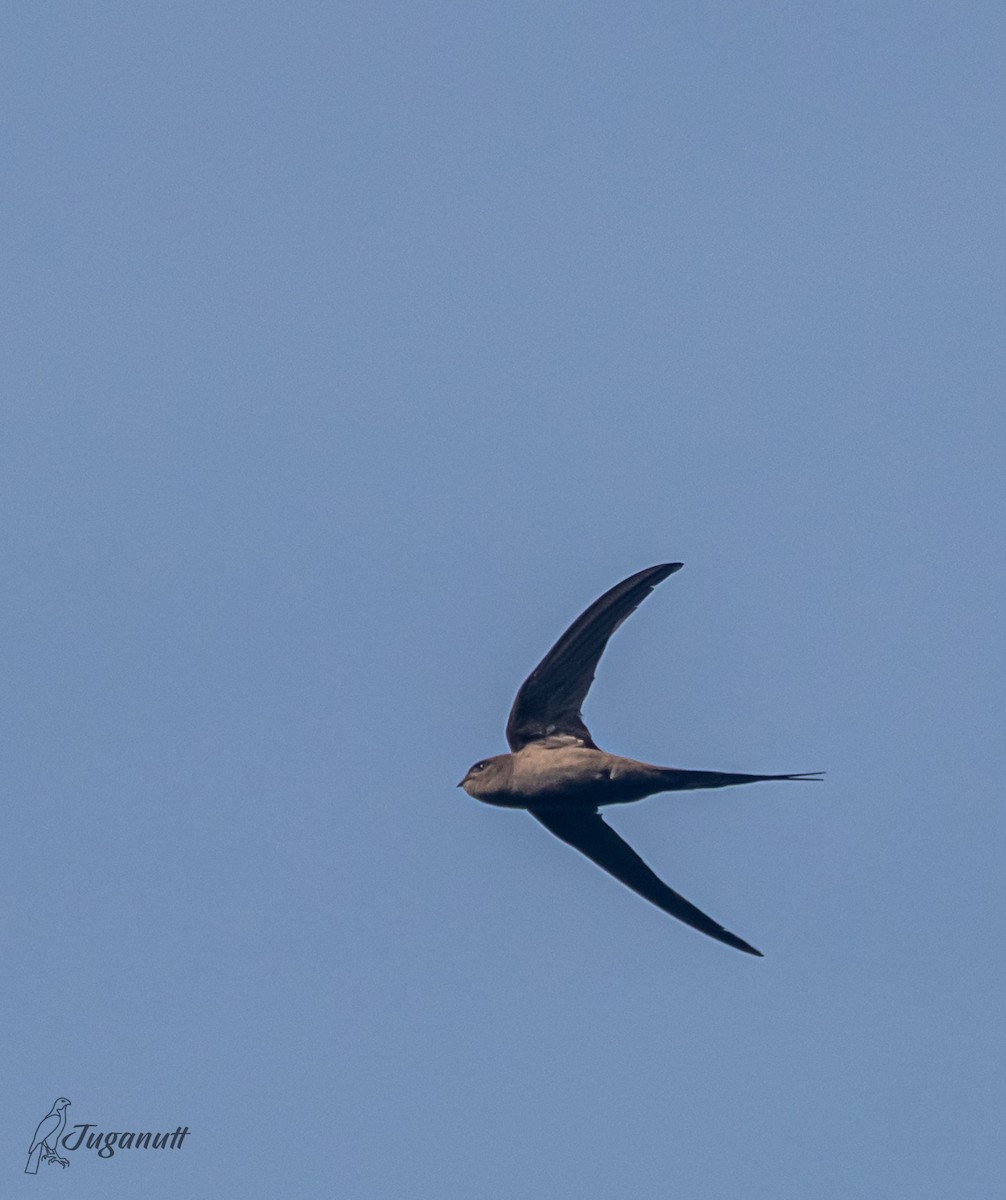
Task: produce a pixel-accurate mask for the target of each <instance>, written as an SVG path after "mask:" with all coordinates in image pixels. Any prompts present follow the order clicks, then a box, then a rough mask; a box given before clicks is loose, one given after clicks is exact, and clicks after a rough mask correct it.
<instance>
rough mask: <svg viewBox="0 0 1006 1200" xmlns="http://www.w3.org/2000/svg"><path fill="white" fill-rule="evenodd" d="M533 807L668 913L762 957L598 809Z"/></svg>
mask: <svg viewBox="0 0 1006 1200" xmlns="http://www.w3.org/2000/svg"><path fill="white" fill-rule="evenodd" d="M530 811H531V815H532V816H533V817H535V818H536V819H537V820H539V821H540V822H541V823H542V825H544V826H545V828H546V829H547V830H548V831H549V833H554V834H555V836H556V837H557V838H561V839H562V841H564V842H568V843H569V845H570V846H572V847H574V849H576V850H579V851H580V853H581V854H585V855H586V856H587V857H588V858H589V859H590V860H591V861H592V862H595V863H596V864H597V865H598V866H599V867H600V868H601V869H602V870H604V871H607V872H608V874H609V875H614V877H615V878H616V879H617V880H619V881H620V882H621V883H624V884H625V886H626V887H630V888H632V890H633V891H634V892H638V893H639V895H640V896H642V897H643V898H644V899H645V900H649V901H650V902H651V903H652V904H655V905H656V906H657V908H662V909H663V910H664V912H665V913H669V914H670V915H671V916H672V917H677V919H678V920H679V921H684V923H685V924H686V925H691V927H692V928H693V929H697V930H698V931H699V932H700V933H705V934H708V935H709V937H711V938H715V939H716V940H717V941H718V942H725V943H726V944H727V945H728V946H733V947H734V948H735V949H737V950H743V951H744V952H745V953H746V954H755V955H757V956H758V957H759V958H762V957H763V955H762V953H761V951H760V950H756V949H755V948H754V946H749V945H748V943H747V942H745V941H743V939H741V938H739V937H737V935H736V934H733V933H731V932H730V931H729V930H728V929H724V928H723V926H722V925H720V924H718V923H717V922H716V921H714V920H713V919H712V917H707V916H706V914H705V913H704V912H702V911H701V910H700V909H697V908H696V907H695V905H694V904H690V903H689V902H688V901H687V900H686V899H685V898H684V896H679V895H678V893H677V892H675V891H674V890H673V889H672V888H669V887H668V886H667V884H666V883H664V882H663V880H661V879H658V878H657V876H656V875H655V874H654V873H653V872H652V871H651V870H650V868H649V867H648V866H647V865H646V863H644V862H643V860H642V859H641V858H640V857H639V855H638V854H637V853H636V852H635V850H633V848H632V847H631V846H630V845H629V843H628V842H626V841H624V840H623V839H622V838H621V837H619V836H618V834H617V833H616V832H615V831H614V829H612V828H611V826H610V825H606V824H605V823H604V820H603V819H602V817H601V814H600V813H599V812H597V811H596V809H595V810H594V811H586V812H585V811H582V810H581V811H579V812H577V811H575V810H571V809H544V808H537V809H535V808H532V809H531V810H530Z"/></svg>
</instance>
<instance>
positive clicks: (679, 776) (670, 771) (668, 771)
mask: <svg viewBox="0 0 1006 1200" xmlns="http://www.w3.org/2000/svg"><path fill="white" fill-rule="evenodd" d="M661 774H662V777H663V779H664V781H665V782H664V790H665V791H668V792H687V791H692V790H693V789H695V788H719V787H733V786H734V784H738V783H765V782H769V781H778V780H788V779H798V780H805V781H807V782H809V783H821V782H822V777H823V776H824V772H823V771H802V772H799V773H797V774H793V775H738V774H733V773H730V772H724V771H680V770H678V768H677V767H664V768H663V770H662V772H661Z"/></svg>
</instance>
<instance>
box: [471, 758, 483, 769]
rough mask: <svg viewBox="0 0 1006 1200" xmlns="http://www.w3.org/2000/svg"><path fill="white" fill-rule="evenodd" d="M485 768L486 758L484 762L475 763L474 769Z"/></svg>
mask: <svg viewBox="0 0 1006 1200" xmlns="http://www.w3.org/2000/svg"><path fill="white" fill-rule="evenodd" d="M485 769H486V763H485V761H484V760H483V761H482V762H477V763H476V764H475V766H474V767H472V770H473V771H484V770H485Z"/></svg>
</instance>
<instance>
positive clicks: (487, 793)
mask: <svg viewBox="0 0 1006 1200" xmlns="http://www.w3.org/2000/svg"><path fill="white" fill-rule="evenodd" d="M512 761H513V755H511V754H496V755H494V756H493V757H492V758H480V759H479V761H478V762H477V763H475V764H474V766H471V767H469V768H468V773H467V774H466V775H465V777H464V779H462V780H461V782H460V783H459V784H458V787H459V788H464V789H465V791H466V792H467V793H468V795H469V796H474V797H475V799H476V800H484V801H486V802H487V803H488V804H500V803H503V797H504V796H505V795H506V794H507V793H508V792H509V790H510V776H511V774H512V771H513V767H512Z"/></svg>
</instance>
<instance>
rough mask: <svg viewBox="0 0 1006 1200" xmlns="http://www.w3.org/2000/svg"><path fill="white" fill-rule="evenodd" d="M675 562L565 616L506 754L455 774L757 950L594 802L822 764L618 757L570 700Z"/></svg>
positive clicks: (521, 695)
mask: <svg viewBox="0 0 1006 1200" xmlns="http://www.w3.org/2000/svg"><path fill="white" fill-rule="evenodd" d="M682 566H684V564H683V563H660V564H659V565H658V566H655V567H648V568H647V569H646V570H645V571H638V572H637V573H636V574H635V575H630V576H629V578H628V579H623V580H622V582H621V583H619V584H616V585H615V586H614V587H613V588H611V590H610V591H607V592H605V593H604V595H603V596H601V597H600V598H599V599H597V600H595V601H594V603H593V604H592V605H591V606H590V607H589V608H588V609H587V610H586V611H585V612H583V613H581V614H580V616H579V617H577V619H576V620H575V621H574V622H573V624H572V625H570V627H569V628H568V629H567V630H566V632H565V633H564V634H563V635H562V637H561V638H559V640H558V641H557V642H556V643H555V645H554V646H553V647H552V649H551V650H549V652H548V653H547V654H546V655H545V657H544V658H543V659H542V660H541V662H540V663H539V664H538V665H537V666H536V667H535V669H534V670H533V671H532V672H531V674H530V675H529V676H528V677H527V679H525V680H524V682H523V683H522V684H521V687H520V690H519V691H518V692H517V696H516V699H515V700H514V702H513V707H512V708H511V709H510V717H509V719H508V721H507V726H506V739H507V743H508V744H509V746H510V750H511V753H510V754H497V755H494V756H493V757H492V758H483V759H481V760H480V761H479V762H477V763H475V765H474V766H473V767H471V768H470V769H469V771H468V773H467V774H466V775H465V777H464V779H462V780H461V782H460V783H459V784H458V787H462V788H464V789H465V791H466V792H467V793H468V795H469V796H473V797H474V798H475V799H476V800H481V801H483V802H484V803H486V804H494V805H498V806H500V807H503V808H523V809H526V810H527V811H528V812H529V813H530V814H531V816H533V817H534V818H535V819H536V820H537V821H540V822H541V824H542V825H544V826H545V828H546V829H547V830H548V831H549V833H554V834H555V836H556V837H557V838H560V839H561V840H562V841H564V842H568V843H569V845H571V846H572V847H573V848H574V849H576V850H579V851H580V853H581V854H585V855H586V856H587V858H589V859H591V860H592V861H593V862H594V863H596V864H597V865H598V866H599V867H601V868H602V870H605V871H607V872H608V873H609V874H611V875H613V876H614V877H615V878H616V879H617V880H619V881H620V882H621V883H624V884H625V886H626V887H629V888H631V889H632V890H633V891H634V892H638V893H639V895H640V896H642V897H643V898H644V899H646V900H649V901H650V902H651V903H652V904H655V905H656V906H657V908H661V909H663V911H664V912H666V913H669V914H670V915H671V916H672V917H677V919H678V920H679V921H684V923H685V924H686V925H690V926H691V927H692V928H693V929H697V930H699V932H700V933H705V934H708V936H709V937H711V938H715V939H716V940H717V941H719V942H725V943H726V945H728V946H733V947H734V948H735V949H737V950H743V951H744V952H745V953H746V954H754V955H757V956H758V957H759V958H761V957H762V953H761V951H760V950H756V949H755V948H754V946H751V945H749V944H748V943H747V942H745V941H744V940H743V938H739V937H738V936H737V935H736V934H734V933H731V932H730V931H729V930H728V929H724V927H723V926H722V925H720V924H719V923H718V922H717V921H714V920H713V919H712V917H708V916H706V914H705V913H704V912H702V911H701V910H700V909H698V908H696V907H695V905H694V904H690V903H689V902H688V901H687V900H686V899H685V898H684V897H683V896H680V895H678V893H677V892H675V891H674V890H673V889H671V888H669V887H668V886H667V884H666V883H664V882H663V881H662V880H661V879H659V878H658V877H657V876H656V875H655V874H654V873H653V871H651V870H650V868H649V867H648V866H647V865H646V863H645V862H643V860H642V859H641V858H640V857H639V855H638V854H637V853H636V852H635V850H633V849H632V847H631V846H630V845H629V844H628V842H626V841H624V840H623V839H622V838H621V837H619V835H618V834H617V833H616V832H615V831H614V830H613V829H612V828H611V826H610V825H607V824H605V821H604V819H603V817H602V816H601V814H600V811H599V810H600V809H601V808H602V807H604V806H605V805H608V804H631V803H632V802H633V801H635V800H642V799H643V798H644V797H645V796H652V795H654V793H656V792H680V791H687V790H690V789H692V788H718V787H730V786H731V785H733V784H735V783H760V782H762V781H764V780H784V779H785V780H788V779H800V780H819V779H820V777H821V775H822V772H820V771H813V772H804V773H801V774H793V775H737V774H732V773H724V772H722V771H685V770H679V769H678V768H676V767H656V766H652V765H651V764H650V763H644V762H636V761H635V759H631V758H620V757H619V756H618V755H616V754H607V753H606V752H605V751H604V750H601V749H599V748H598V746H597V745H596V744H595V742H594V739H593V738H592V737H591V736H590V731H589V730H588V729H587V726H586V725H585V724H584V723H583V717H582V715H581V713H580V709H581V708H582V706H583V702H584V700H585V699H586V696H587V692H588V691H589V690H590V685H591V684H592V683H593V682H594V672H595V671H596V670H597V664H598V661H599V660H600V658H601V655H602V653H603V652H604V648H605V646H606V645H607V644H608V639H609V638H610V637H611V635H612V634H613V633H614V632H615V630H616V629H617V628H618V627H619V625H621V624H622V622H623V621H624V620H625V619H626V618H627V617H628V616H630V615H631V614H632V613H633V612H635V610H636V609H637V608H638V607H639V605H640V604H642V602H643V601H644V600H645V599H646V597H647V596H648V595H649V594H650V593H651V592H652V591H653V589H654V588H655V587H656V586H657V584H658V583H662V582H663V581H664V580H665V579H666V578H667V577H668V575H673V574H674V572H675V571H680V570H681V568H682Z"/></svg>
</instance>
